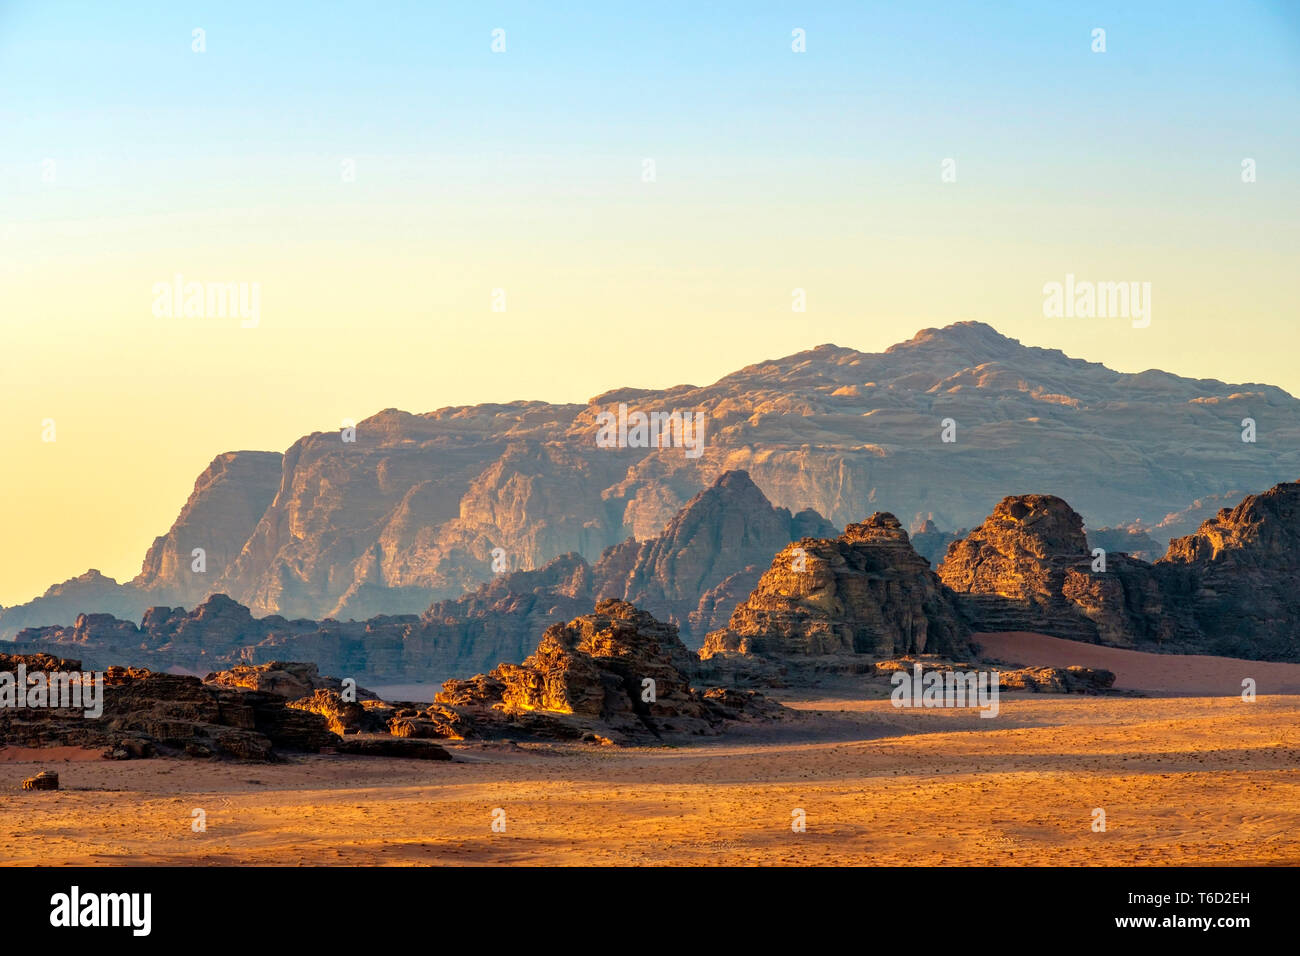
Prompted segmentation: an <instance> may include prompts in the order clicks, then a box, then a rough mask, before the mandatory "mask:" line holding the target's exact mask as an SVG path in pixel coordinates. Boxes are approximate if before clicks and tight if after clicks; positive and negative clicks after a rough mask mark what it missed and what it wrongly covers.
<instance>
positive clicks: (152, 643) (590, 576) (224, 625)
mask: <svg viewBox="0 0 1300 956" xmlns="http://www.w3.org/2000/svg"><path fill="white" fill-rule="evenodd" d="M828 528H829V525H828V524H827V523H826V522H825V521H824V520H823V519H822V518H821V517H820V516H819V515H816V514H815V513H812V512H805V513H802V514H799V515H794V516H792V515H791V514H790V513H789V512H788V511H786V510H784V509H781V508H773V507H772V505H771V504H770V503H769V502H768V501H767V499H766V498H764V497H763V494H762V492H760V491H759V490H758V489H757V487H755V485H754V484H753V482H751V481H750V480H749V477H748V476H747V475H745V474H744V473H743V472H729V473H727V474H724V475H723V476H722V477H721V478H719V480H718V481H717V482H715V484H714V485H713V486H712V487H710V488H707V489H705V490H704V491H702V492H700V493H699V494H698V495H696V496H695V498H693V499H692V500H691V501H690V502H689V503H688V504H687V506H686V507H685V508H684V509H683V510H682V511H681V513H680V514H678V515H677V517H676V518H675V519H674V520H673V521H672V522H670V524H669V527H668V529H667V530H666V531H665V532H664V534H663V535H661V536H659V537H657V538H654V539H652V540H650V541H647V542H642V543H640V544H638V543H636V542H635V541H631V542H626V543H624V544H622V545H617V546H615V547H612V548H609V549H607V550H606V552H605V554H604V555H603V556H602V557H601V560H600V561H598V562H597V563H596V565H595V566H594V567H593V566H591V565H590V564H588V563H587V561H586V560H584V559H583V557H582V556H581V555H579V554H576V553H569V554H566V555H561V556H560V557H558V558H556V559H554V560H552V561H550V562H548V563H547V564H546V565H545V566H544V567H542V568H539V569H538V570H536V571H515V572H513V573H500V574H495V575H493V577H492V580H490V581H488V582H486V583H484V584H483V585H481V586H479V587H478V588H476V589H475V590H474V591H472V592H470V593H469V594H467V595H464V596H463V597H460V598H458V599H456V600H443V601H438V602H435V603H434V604H433V605H432V606H430V607H428V609H427V610H426V611H425V612H424V613H423V614H422V615H419V616H416V615H376V616H374V617H371V618H368V619H366V620H365V621H361V622H351V621H349V622H342V623H341V622H339V621H335V620H322V621H316V620H310V619H298V620H288V619H286V618H285V617H283V616H281V615H268V616H265V617H256V616H254V615H253V614H252V613H251V611H250V609H249V608H248V607H246V606H244V605H241V604H239V603H238V602H235V601H233V600H232V599H231V598H229V597H228V596H226V595H224V594H217V595H213V596H211V597H210V598H208V599H207V600H205V601H204V602H203V603H202V604H200V605H198V606H197V607H196V608H195V609H194V610H193V611H191V612H188V613H187V612H185V611H184V609H182V608H169V607H154V608H151V609H149V610H148V611H146V612H144V615H143V618H142V622H141V624H140V625H139V626H137V625H136V624H134V623H133V622H132V621H129V620H121V619H119V618H117V617H115V616H113V615H110V614H88V615H80V616H78V617H77V618H76V620H75V622H74V623H73V625H72V626H70V627H49V628H33V629H29V630H26V631H23V632H22V633H21V634H20V639H21V640H22V641H23V642H24V643H25V644H28V643H33V642H34V643H36V644H40V645H41V646H46V645H51V646H64V645H76V647H77V653H78V654H80V655H82V656H83V657H85V658H87V660H91V661H94V662H100V661H102V662H104V663H105V664H107V663H110V662H111V663H127V664H134V665H139V666H146V667H152V668H155V669H165V668H167V667H171V666H180V667H184V668H186V669H188V670H195V671H204V670H211V669H215V668H217V667H225V666H230V665H232V664H234V663H236V662H238V661H240V660H248V661H251V662H253V663H265V662H268V661H272V660H311V661H316V662H317V663H318V664H320V666H321V667H322V668H324V669H325V670H327V671H329V672H330V673H342V674H350V675H354V676H358V675H359V676H363V677H365V679H367V680H374V681H380V680H403V679H409V678H411V677H420V678H422V679H433V680H442V679H445V678H448V677H460V676H464V675H467V674H472V673H475V672H478V671H486V670H488V669H490V668H491V667H493V666H495V665H496V664H497V663H499V662H500V661H503V660H519V659H521V658H523V656H524V655H525V654H527V653H528V651H529V649H530V648H532V647H533V646H534V643H535V642H536V640H537V635H538V634H540V633H542V632H543V631H544V630H545V629H546V628H547V626H549V625H550V624H553V623H555V622H556V621H564V620H570V619H573V618H576V617H577V616H578V615H580V614H581V613H582V612H583V611H584V610H586V609H589V608H590V607H591V606H592V605H593V604H594V603H595V602H596V601H597V600H599V599H602V598H608V597H613V598H619V599H626V598H633V599H635V601H636V602H637V603H638V604H639V605H641V606H642V607H644V608H645V609H647V610H649V611H650V612H651V613H654V614H656V615H658V616H660V617H661V618H664V619H668V620H669V621H670V622H671V621H674V620H678V619H686V618H688V617H692V618H694V619H698V620H703V618H702V617H701V615H700V608H701V607H702V606H707V608H708V611H707V614H706V615H705V617H707V618H708V619H710V620H711V619H713V618H715V617H717V616H721V617H722V619H723V621H724V622H725V618H726V615H729V614H730V613H731V609H732V608H734V607H735V605H736V603H738V602H739V601H741V600H742V599H743V598H744V597H745V595H746V594H748V593H749V588H745V589H744V590H743V592H742V591H741V590H739V589H734V590H732V591H726V590H722V591H719V590H717V588H718V587H720V586H721V585H722V584H723V583H724V582H725V581H727V580H729V579H730V578H731V577H732V576H733V575H734V574H735V573H736V572H738V571H743V570H744V569H745V567H746V564H745V562H748V561H752V560H757V559H758V558H759V556H760V555H761V556H762V560H763V561H764V562H766V561H768V560H770V557H771V555H772V553H773V552H774V551H776V550H778V549H780V548H781V547H783V546H784V545H785V544H787V543H788V542H789V541H790V539H791V537H792V536H793V535H795V534H797V533H799V532H801V531H804V530H805V529H818V530H821V529H828ZM755 577H757V575H755ZM706 595H707V599H706ZM699 633H700V634H701V635H702V634H703V631H702V630H701V631H700V632H699Z"/></svg>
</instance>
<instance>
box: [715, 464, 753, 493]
mask: <svg viewBox="0 0 1300 956" xmlns="http://www.w3.org/2000/svg"><path fill="white" fill-rule="evenodd" d="M713 487H714V488H728V489H731V490H733V491H734V490H748V489H750V488H754V489H757V488H758V485H756V484H754V479H753V478H750V477H749V472H747V471H743V470H741V469H733V470H731V471H724V472H723V473H722V474H720V475H719V476H718V480H717V481H715V482H714V483H713Z"/></svg>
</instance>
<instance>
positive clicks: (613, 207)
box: [0, 0, 1300, 604]
mask: <svg viewBox="0 0 1300 956" xmlns="http://www.w3.org/2000/svg"><path fill="white" fill-rule="evenodd" d="M596 6H597V5H596V4H594V3H592V4H544V5H543V4H493V3H463V4H436V3H384V2H382V0H371V2H366V3H329V2H311V3H274V4H272V3H267V2H265V0H262V2H255V3H249V2H241V0H222V2H212V3H185V2H167V3H145V2H123V3H103V2H86V3H67V2H59V0H44V2H25V0H0V147H2V148H0V307H2V308H3V313H2V318H0V322H2V325H0V330H2V331H0V380H2V382H3V388H2V390H0V439H2V440H3V450H4V457H3V461H2V464H0V509H3V514H0V603H3V604H12V603H16V602H19V601H23V600H27V599H30V598H31V597H33V596H34V595H35V594H37V593H39V592H41V591H43V590H44V589H45V587H46V586H47V585H49V584H50V583H52V582H54V581H59V580H63V579H65V578H67V577H70V576H72V575H74V574H78V573H80V572H82V571H84V570H85V569H86V568H88V567H97V568H99V569H100V570H102V571H104V572H105V573H107V574H111V575H113V576H115V577H118V578H119V579H126V578H129V577H131V576H132V575H134V574H135V573H136V572H137V571H138V570H139V564H140V559H141V558H142V557H143V554H144V551H145V549H146V548H147V546H148V545H149V543H150V542H151V541H152V539H153V538H154V536H156V535H158V534H161V533H163V532H164V531H166V529H167V527H168V525H169V524H170V522H171V520H172V519H173V518H174V516H175V515H176V512H177V511H178V510H179V508H180V506H181V505H182V504H183V502H184V500H185V498H186V497H187V496H188V494H189V492H190V490H191V488H192V486H193V482H194V478H195V477H196V476H197V474H198V473H199V471H200V470H201V469H202V468H203V467H204V466H205V465H206V464H207V463H208V462H209V461H210V460H211V458H212V457H213V456H214V455H216V454H217V453H219V452H221V451H226V450H233V449H247V448H257V449H274V450H283V449H284V448H285V447H287V446H288V445H289V444H290V443H291V442H292V441H294V440H295V439H296V438H297V437H299V436H300V435H302V434H304V433H307V432H310V431H313V430H319V429H332V428H337V427H338V424H339V422H340V420H341V419H343V418H345V417H346V418H353V419H357V420H360V419H361V418H363V417H365V416H367V415H370V414H372V413H374V412H375V411H378V410H380V409H382V408H386V407H390V406H396V407H399V408H404V409H406V410H409V411H416V412H418V411H427V410H429V409H433V408H437V407H440V406H443V405H449V404H462V403H474V402H482V401H501V400H509V399H514V398H538V399H548V400H552V401H583V400H585V399H587V398H589V397H590V396H592V395H594V394H597V393H599V392H601V391H603V390H605V389H608V388H612V387H615V386H620V385H635V386H646V387H656V386H666V385H671V384H676V383H681V382H695V383H705V382H709V381H713V380H715V379H717V378H719V377H721V376H722V375H724V374H725V373H727V372H729V371H732V370H734V369H736V368H739V367H741V366H743V365H746V364H749V363H751V362H755V361H759V360H761V359H765V358H772V357H776V356H780V355H784V354H788V353H791V352H795V351H799V350H801V349H804V348H808V347H811V346H813V345H817V344H819V343H823V342H835V343H837V344H840V345H846V346H852V347H855V348H859V349H864V350H871V351H875V350H879V349H883V348H884V347H886V346H888V345H890V344H892V343H894V342H896V341H900V340H902V339H905V338H908V337H910V336H911V335H912V334H913V333H915V332H916V331H917V330H918V329H920V328H924V327H926V326H932V325H945V324H947V323H949V322H953V321H959V320H963V319H979V320H982V321H986V322H989V323H990V324H992V325H994V326H995V327H997V328H998V329H999V330H1001V331H1003V332H1004V333H1006V334H1008V335H1012V336H1014V337H1017V338H1019V339H1021V340H1022V341H1024V342H1026V343H1028V344H1033V345H1047V346H1052V347H1058V348H1062V349H1064V350H1065V351H1066V352H1068V353H1070V354H1072V355H1076V356H1079V357H1082V358H1088V359H1091V360H1095V361H1103V362H1105V363H1106V364H1108V365H1111V366H1112V367H1115V368H1119V369H1122V370H1126V371H1140V370H1142V369H1145V368H1152V367H1157V368H1163V369H1167V370H1169V371H1173V372H1177V373H1180V374H1185V375H1195V376H1205V377H1215V378H1221V379H1225V380H1228V381H1262V382H1269V383H1272V384H1276V385H1280V386H1282V387H1284V388H1286V389H1288V390H1289V391H1291V392H1292V393H1295V394H1300V363H1298V362H1297V361H1296V356H1297V353H1298V352H1300V334H1298V333H1297V321H1298V320H1300V315H1298V310H1297V305H1296V303H1297V286H1298V285H1300V268H1297V265H1298V264H1300V256H1298V255H1297V254H1298V253H1300V216H1298V215H1297V213H1298V212H1300V202H1298V200H1300V135H1297V122H1296V121H1297V116H1300V108H1298V107H1300V4H1294V3H1283V2H1239V3H1233V4H1225V3H1221V2H1196V0H1190V2H1188V0H1184V2H1177V3H1143V4H1134V3H1131V2H1124V3H1100V4H1088V3H1056V2H1040V3H1024V4H1016V3H1007V2H997V3H987V4H983V3H925V2H909V3H891V4H883V3H862V2H856V3H827V4H771V3H761V2H752V0H751V2H742V3H733V4H719V3H709V4H700V3H668V2H656V3H652V4H603V5H601V6H603V7H608V8H615V7H625V8H626V9H617V10H615V9H604V10H601V9H595V8H596ZM196 28H198V29H202V30H203V31H205V33H204V42H205V46H206V49H205V52H202V53H198V52H195V51H194V50H193V46H194V43H195V41H194V34H193V31H194V30H195V29H196ZM1096 28H1101V29H1104V30H1105V31H1106V33H1105V42H1106V50H1105V52H1104V53H1095V52H1093V49H1092V47H1093V45H1094V40H1093V36H1092V34H1093V30H1094V29H1096ZM495 29H501V30H504V41H505V51H504V52H500V53H494V52H493V50H492V44H493V35H492V32H493V30H495ZM795 29H802V30H803V31H805V36H806V52H803V53H796V52H794V51H793V50H792V48H791V47H792V31H793V30H795ZM1248 158H1249V159H1253V160H1254V161H1255V169H1256V181H1255V182H1253V183H1243V182H1242V162H1243V160H1244V159H1248ZM945 159H953V160H955V170H956V179H955V181H953V182H944V181H943V179H942V176H941V173H942V170H943V162H944V160H945ZM647 160H652V161H653V164H654V173H655V176H654V181H653V182H647V181H645V179H644V176H643V171H644V170H645V169H646V161H647ZM345 161H350V162H351V164H352V166H351V168H352V169H353V170H354V171H355V176H354V177H353V178H351V179H350V180H349V179H348V178H347V177H345V176H344V174H343V170H344V163H345ZM1067 273H1072V274H1074V275H1076V276H1077V277H1078V278H1080V279H1085V280H1095V281H1111V280H1115V281H1118V280H1126V281H1144V282H1150V283H1151V286H1152V321H1151V325H1150V326H1149V327H1148V328H1143V329H1135V328H1133V327H1132V325H1131V323H1129V322H1127V321H1125V320H1123V319H1055V318H1047V317H1045V316H1044V315H1043V307H1042V304H1043V291H1042V290H1043V285H1044V283H1047V282H1051V281H1063V280H1064V277H1065V275H1066V274H1067ZM177 274H180V275H182V276H184V277H185V281H194V280H197V281H203V282H224V281H233V282H245V283H250V284H251V283H258V284H259V289H260V318H259V323H258V325H257V327H256V328H242V327H241V324H240V322H239V321H238V320H237V319H232V318H218V317H211V316H209V317H190V318H185V317H183V316H173V317H170V318H167V317H159V316H157V315H155V314H154V310H153V308H152V307H153V304H154V293H153V289H154V286H155V284H156V283H159V282H170V281H172V278H173V276H175V275H177ZM795 288H802V289H804V290H806V296H807V311H806V312H802V313H796V312H793V311H792V309H791V293H792V290H793V289H795ZM494 289H504V290H505V295H506V299H505V301H506V311H505V312H493V311H492V309H491V303H492V292H493V290H494ZM46 419H53V420H54V422H55V428H56V431H55V435H56V440H55V441H53V442H46V441H42V434H43V428H42V423H43V422H44V421H45V420H46Z"/></svg>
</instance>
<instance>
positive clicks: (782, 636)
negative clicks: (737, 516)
mask: <svg viewBox="0 0 1300 956" xmlns="http://www.w3.org/2000/svg"><path fill="white" fill-rule="evenodd" d="M968 634H969V632H968V629H967V627H966V625H965V623H964V622H963V621H962V619H961V617H960V615H959V614H958V612H957V608H956V605H955V603H954V601H953V599H952V596H951V595H950V594H949V593H948V591H947V590H946V589H945V588H944V587H943V585H942V582H941V581H940V580H939V578H938V577H937V576H936V575H935V573H934V572H933V571H931V570H930V566H929V562H927V561H926V560H925V559H924V558H922V557H921V556H920V555H918V554H917V553H916V551H914V550H913V549H912V546H911V543H910V542H909V540H908V535H907V532H906V531H904V530H903V528H902V526H901V525H900V523H899V521H898V519H897V518H895V517H894V516H893V515H891V514H887V513H883V512H878V513H876V514H873V515H872V516H871V517H869V518H867V519H866V520H865V521H862V522H860V523H858V524H851V525H849V527H848V528H846V529H845V531H844V534H842V535H840V536H839V537H838V538H820V539H818V538H805V539H803V540H801V541H799V542H797V543H796V544H792V545H790V546H788V547H786V548H785V549H783V550H782V551H781V552H780V553H779V554H778V555H777V556H776V558H775V560H773V562H772V564H771V567H770V568H769V569H768V570H767V572H766V573H765V574H764V575H763V576H762V578H761V579H760V581H759V583H758V587H757V588H756V589H755V591H754V592H753V593H752V594H751V595H750V596H749V598H748V599H747V600H745V602H744V603H742V604H741V605H740V606H739V607H737V608H736V610H735V612H734V613H733V614H732V616H731V620H730V623H729V625H728V627H727V628H725V629H722V630H719V631H714V632H713V633H711V634H709V635H708V637H707V639H706V640H705V644H704V647H703V649H702V650H701V652H700V656H701V657H702V658H703V659H705V660H706V661H707V660H709V659H711V658H713V657H715V656H717V655H722V654H737V655H754V656H757V657H761V658H767V659H773V660H786V661H797V660H799V659H807V658H817V657H837V658H846V657H847V658H853V657H862V656H865V657H866V658H874V657H893V656H897V655H899V654H911V653H922V652H929V653H943V654H953V653H960V652H962V651H965V650H966V649H967V647H968V643H967V638H968Z"/></svg>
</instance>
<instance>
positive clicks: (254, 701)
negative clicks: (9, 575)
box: [0, 654, 336, 760]
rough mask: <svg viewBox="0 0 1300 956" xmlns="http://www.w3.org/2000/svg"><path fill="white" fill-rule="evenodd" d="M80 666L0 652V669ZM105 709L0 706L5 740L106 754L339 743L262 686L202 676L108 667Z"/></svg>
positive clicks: (318, 721) (258, 756)
mask: <svg viewBox="0 0 1300 956" xmlns="http://www.w3.org/2000/svg"><path fill="white" fill-rule="evenodd" d="M20 664H21V665H23V666H24V667H25V668H26V671H27V673H28V674H29V675H30V674H35V673H37V672H40V673H42V674H44V675H46V679H47V680H48V675H49V674H50V673H51V672H54V671H61V672H73V671H75V672H81V670H82V667H81V662H80V661H77V660H70V659H65V658H56V657H51V656H50V655H48V654H34V655H8V654H0V671H9V672H12V673H15V674H17V673H18V668H19V665H20ZM103 681H104V699H103V702H102V707H103V711H102V714H101V715H100V716H97V717H96V716H87V715H86V713H85V711H84V710H83V709H76V708H72V709H62V708H58V707H21V708H8V707H6V708H0V743H4V744H10V745H15V746H25V747H48V746H60V745H72V746H80V747H96V748H102V749H103V750H104V752H105V756H112V757H116V758H127V757H132V756H136V757H145V756H152V755H154V754H156V753H163V754H176V755H186V756H192V757H213V756H225V757H233V758H238V759H245V760H270V759H273V758H274V756H275V754H276V751H278V750H289V751H302V752H316V751H319V750H320V748H321V747H323V746H327V745H330V744H332V743H334V741H335V739H336V738H335V737H334V735H333V734H332V733H330V732H329V730H328V729H327V728H326V725H325V720H324V718H322V717H319V716H317V715H316V714H309V713H305V712H303V711H300V710H291V709H289V708H287V707H285V705H284V700H283V698H281V697H279V696H277V695H274V694H268V693H264V692H260V691H250V690H243V689H236V688H228V687H221V686H216V685H205V684H204V683H203V682H202V681H200V680H199V679H198V678H197V677H190V676H186V675H179V674H157V673H153V672H152V671H148V670H143V669H140V668H134V667H109V668H107V670H106V671H105V673H104V675H103Z"/></svg>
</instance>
